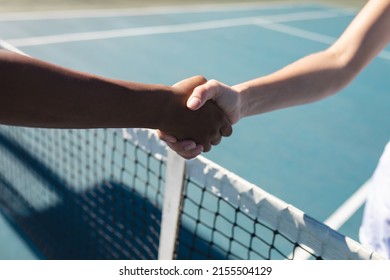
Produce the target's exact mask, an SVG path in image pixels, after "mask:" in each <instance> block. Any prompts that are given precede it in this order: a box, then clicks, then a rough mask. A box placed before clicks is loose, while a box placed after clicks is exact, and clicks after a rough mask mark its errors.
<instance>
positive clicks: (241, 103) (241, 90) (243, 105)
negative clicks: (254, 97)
mask: <svg viewBox="0 0 390 280" xmlns="http://www.w3.org/2000/svg"><path fill="white" fill-rule="evenodd" d="M232 89H233V90H234V91H235V92H236V93H237V108H239V110H238V119H237V122H238V121H239V120H240V119H242V118H244V117H247V116H249V113H248V111H249V103H248V94H249V87H248V86H247V85H246V84H245V83H242V84H238V85H234V86H232Z"/></svg>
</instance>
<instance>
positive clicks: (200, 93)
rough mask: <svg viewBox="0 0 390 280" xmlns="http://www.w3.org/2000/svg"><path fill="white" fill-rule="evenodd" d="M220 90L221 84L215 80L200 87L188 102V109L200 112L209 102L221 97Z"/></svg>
mask: <svg viewBox="0 0 390 280" xmlns="http://www.w3.org/2000/svg"><path fill="white" fill-rule="evenodd" d="M219 89H220V87H219V83H218V82H217V81H215V80H210V81H208V82H207V83H205V84H203V85H200V86H198V87H197V88H195V89H194V91H193V92H192V94H191V96H190V97H189V98H188V100H187V107H188V109H190V110H198V109H199V108H201V107H202V106H203V105H204V104H205V103H206V102H207V101H208V100H210V99H212V100H215V99H216V98H217V97H218V95H219Z"/></svg>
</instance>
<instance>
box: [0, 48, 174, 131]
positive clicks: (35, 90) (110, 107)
mask: <svg viewBox="0 0 390 280" xmlns="http://www.w3.org/2000/svg"><path fill="white" fill-rule="evenodd" d="M170 95H171V88H170V87H167V86H160V85H146V84H140V83H132V82H125V81H118V80H113V79H108V78H103V77H98V76H94V75H91V74H87V73H81V72H77V71H73V70H70V69H66V68H62V67H59V66H56V65H53V64H50V63H46V62H43V61H40V60H37V59H32V58H29V57H25V56H21V55H18V54H14V53H11V52H8V51H0V98H1V102H0V122H1V123H3V124H10V125H20V126H33V127H54V128H99V127H146V128H159V127H160V122H161V116H160V115H159V114H160V112H161V110H160V109H161V107H162V106H164V104H166V103H167V102H168V99H169V96H170Z"/></svg>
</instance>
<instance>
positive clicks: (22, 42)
mask: <svg viewBox="0 0 390 280" xmlns="http://www.w3.org/2000/svg"><path fill="white" fill-rule="evenodd" d="M341 16H344V15H340V14H336V13H334V12H332V11H322V12H301V13H292V14H286V15H273V16H263V17H244V18H236V19H225V20H214V21H204V22H196V23H186V24H175V25H162V26H149V27H136V28H124V29H113V30H105V31H93V32H80V33H67V34H58V35H48V36H37V37H28V38H18V39H11V40H8V41H9V43H10V44H12V45H14V46H16V47H26V46H38V45H48V44H59V43H68V42H77V41H90V40H102V39H112V38H121V37H122V38H123V37H133V36H144V35H156V34H167V33H179V32H191V31H201V30H211V29H217V28H228V27H235V26H243V25H253V24H262V25H267V24H270V23H275V22H292V21H297V20H299V21H302V20H310V19H314V18H332V17H341Z"/></svg>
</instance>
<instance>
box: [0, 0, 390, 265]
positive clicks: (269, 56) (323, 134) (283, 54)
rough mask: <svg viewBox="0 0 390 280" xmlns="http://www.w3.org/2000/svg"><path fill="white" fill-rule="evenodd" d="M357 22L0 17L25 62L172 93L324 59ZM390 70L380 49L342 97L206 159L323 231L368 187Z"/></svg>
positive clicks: (309, 12) (296, 17) (314, 13)
mask: <svg viewBox="0 0 390 280" xmlns="http://www.w3.org/2000/svg"><path fill="white" fill-rule="evenodd" d="M355 13H356V11H351V10H346V9H342V8H337V7H333V6H324V5H317V4H316V5H310V4H305V5H264V4H263V5H256V4H241V5H238V4H237V5H220V6H194V7H186V8H184V7H183V8H180V7H175V8H148V9H137V10H136V9H133V10H107V11H104V10H101V11H85V12H82V13H81V12H76V11H74V12H53V13H26V14H2V15H1V16H0V38H1V39H3V40H6V41H7V42H9V43H11V44H13V45H14V46H16V47H18V48H19V49H21V50H22V51H24V52H26V53H28V54H29V55H31V56H34V57H37V58H40V59H43V60H46V61H50V62H53V63H56V64H59V65H62V66H66V67H71V68H73V69H77V70H81V71H87V72H92V73H95V74H98V75H104V76H109V77H112V78H117V79H124V80H131V81H139V82H145V83H163V84H174V83H176V82H177V81H179V80H182V79H184V78H187V77H189V76H192V75H198V74H202V75H204V76H205V77H207V78H208V79H218V80H220V81H222V82H224V83H226V84H230V85H232V84H236V83H240V82H243V81H245V80H248V79H252V78H256V77H259V76H262V75H265V74H269V73H272V72H273V71H275V70H278V69H279V68H281V67H283V66H285V65H287V64H288V63H290V62H293V61H294V60H296V59H299V58H301V57H303V56H305V55H307V54H310V53H313V52H316V51H320V50H323V49H325V48H327V47H328V46H329V45H330V44H331V43H332V42H333V41H334V40H335V39H336V38H337V37H338V36H339V35H340V34H341V33H342V31H343V30H344V29H345V27H346V26H347V25H348V24H349V22H350V21H351V20H352V19H353V17H354V15H355ZM389 71H390V49H389V48H387V49H386V50H385V51H384V52H382V53H381V54H380V56H379V57H377V58H376V59H375V60H374V61H373V62H372V63H371V64H370V65H369V66H368V67H367V68H366V69H365V70H364V71H363V72H362V73H361V74H360V75H359V76H358V78H357V79H356V80H355V81H354V82H353V83H352V84H351V85H350V86H348V87H347V88H346V89H344V90H343V91H342V92H341V93H340V94H338V95H336V96H333V97H331V98H328V99H327V100H324V101H322V102H318V103H315V104H311V105H306V106H301V107H296V108H290V109H285V110H281V111H277V112H272V113H268V114H265V115H261V116H255V117H250V118H247V119H243V120H241V122H240V123H238V124H237V125H235V126H234V134H233V136H231V137H230V138H226V139H224V141H223V142H222V143H221V144H220V145H219V146H217V147H214V149H213V150H212V151H211V152H210V153H207V154H205V156H206V157H207V158H209V159H211V160H213V161H215V162H217V163H218V164H220V165H222V166H224V167H225V168H227V169H229V170H231V171H233V172H235V173H237V174H238V175H239V176H241V177H243V178H245V179H246V180H248V181H250V182H252V183H254V184H256V185H259V186H261V187H262V188H264V189H265V190H266V191H268V192H270V193H271V194H273V195H275V196H277V197H279V198H281V199H283V200H285V201H286V202H288V203H290V204H292V205H294V206H296V207H297V208H300V209H301V210H303V211H304V212H306V213H307V214H308V215H310V216H312V217H314V218H316V219H318V220H319V221H325V220H326V219H327V218H328V217H329V216H331V215H332V214H333V213H334V212H335V211H336V209H337V208H338V207H339V206H341V205H343V203H344V202H345V201H347V200H348V199H349V198H350V197H354V194H355V192H356V191H358V190H359V189H360V187H361V186H362V185H363V184H364V183H365V181H366V180H367V179H368V178H369V177H370V176H371V174H372V172H373V170H374V168H375V166H376V163H377V161H378V159H379V157H380V155H381V153H382V150H383V148H384V146H385V144H386V143H387V142H388V141H389V140H390V122H389V110H388V108H389V104H390V95H389V93H388V91H389V89H390V81H389V79H388V75H389V74H388V73H389ZM354 206H355V207H356V208H357V212H356V213H355V214H353V215H352V216H351V215H347V216H346V217H342V218H341V219H343V218H345V219H346V222H345V224H342V225H341V227H340V229H339V231H340V232H341V233H343V234H345V235H347V236H350V237H352V238H353V239H356V240H358V228H359V225H360V219H361V214H362V207H361V203H355V204H354ZM353 212H354V211H353ZM342 214H343V213H341V216H343V215H342ZM1 228H3V227H2V226H1V227H0V229H1ZM11 235H13V233H12V232H11V233H9V236H11ZM0 236H2V235H1V234H0ZM4 238H6V237H2V240H3V241H4ZM5 243H8V244H9V243H14V241H12V242H5ZM15 243H16V241H15ZM1 244H3V243H1ZM2 251H3V250H2ZM2 257H3V258H7V257H8V258H17V257H15V256H13V255H6V256H1V255H0V258H2ZM21 258H28V255H23V256H21Z"/></svg>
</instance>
